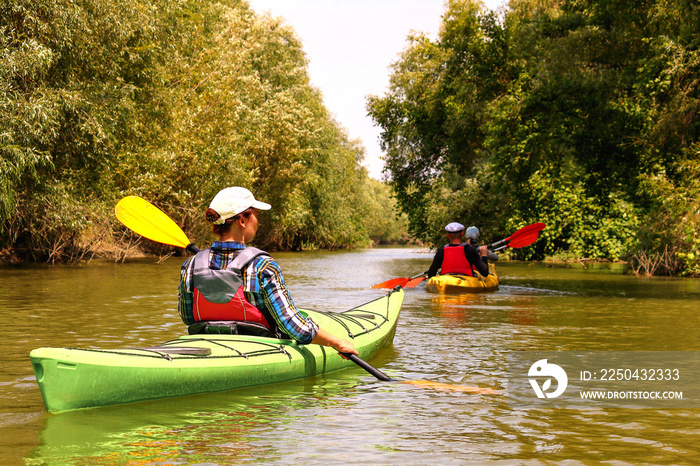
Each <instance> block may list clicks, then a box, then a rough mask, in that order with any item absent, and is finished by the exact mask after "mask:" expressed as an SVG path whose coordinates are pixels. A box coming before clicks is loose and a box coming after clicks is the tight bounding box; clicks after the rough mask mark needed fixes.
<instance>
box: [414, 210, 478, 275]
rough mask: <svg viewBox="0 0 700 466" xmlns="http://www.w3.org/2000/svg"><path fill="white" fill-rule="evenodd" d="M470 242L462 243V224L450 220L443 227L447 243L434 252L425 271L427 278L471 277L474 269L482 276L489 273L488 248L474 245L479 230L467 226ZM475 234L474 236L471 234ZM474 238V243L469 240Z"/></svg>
mask: <svg viewBox="0 0 700 466" xmlns="http://www.w3.org/2000/svg"><path fill="white" fill-rule="evenodd" d="M469 229H470V235H471V237H470V242H469V243H464V242H463V240H462V237H463V235H464V225H462V224H461V223H457V222H452V223H450V224H448V225H447V226H446V227H445V232H446V235H447V239H448V241H449V243H448V244H446V245H444V246H443V247H441V248H440V249H438V250H437V252H436V253H435V257H433V263H432V264H431V265H430V268H429V269H428V271H427V272H426V275H427V276H428V278H430V277H434V276H435V275H437V274H438V271H439V272H440V275H466V276H467V277H473V276H474V272H475V270H476V271H478V272H479V273H480V274H481V276H482V277H486V276H487V275H488V274H489V261H488V258H487V255H488V248H487V247H486V246H479V247H478V249H477V248H476V247H475V245H476V240H478V238H479V230H477V229H476V227H469ZM474 235H476V238H473V236H474ZM472 240H474V244H471V241H472Z"/></svg>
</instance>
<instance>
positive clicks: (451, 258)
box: [440, 244, 474, 277]
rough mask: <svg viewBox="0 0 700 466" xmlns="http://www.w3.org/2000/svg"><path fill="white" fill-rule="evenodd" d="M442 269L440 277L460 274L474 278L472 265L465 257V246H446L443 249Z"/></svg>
mask: <svg viewBox="0 0 700 466" xmlns="http://www.w3.org/2000/svg"><path fill="white" fill-rule="evenodd" d="M442 252H443V257H442V268H441V270H440V275H448V274H459V275H466V276H468V277H473V276H474V270H473V269H472V265H471V264H470V263H469V261H468V260H467V258H466V256H465V255H464V244H460V245H458V246H451V245H446V246H445V247H444V248H442Z"/></svg>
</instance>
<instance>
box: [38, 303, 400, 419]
mask: <svg viewBox="0 0 700 466" xmlns="http://www.w3.org/2000/svg"><path fill="white" fill-rule="evenodd" d="M403 296H404V294H403V290H400V289H399V290H395V291H391V292H390V293H389V294H387V295H386V296H383V297H381V298H378V299H376V300H374V301H371V302H369V303H366V304H363V305H361V306H358V307H356V308H353V309H350V310H348V311H344V312H342V313H322V312H315V311H306V310H303V311H302V312H304V313H305V314H307V315H309V316H310V317H311V318H313V319H314V321H315V322H316V323H317V324H319V326H320V327H321V328H323V329H325V330H328V331H329V332H331V333H333V334H335V335H338V336H341V337H343V338H348V339H351V340H352V341H353V343H354V345H355V348H356V349H357V351H358V353H359V356H360V357H361V358H363V359H371V358H372V357H374V356H375V355H376V354H377V352H378V351H379V350H380V349H381V348H382V347H384V346H387V345H390V344H391V342H392V341H393V337H394V333H395V332H396V324H397V321H398V316H399V313H400V309H401V305H402V303H403ZM30 359H31V362H32V365H33V367H34V372H35V375H36V379H37V383H38V384H39V388H40V390H41V395H42V398H43V400H44V404H45V405H46V408H47V409H48V410H49V411H51V412H60V411H66V410H72V409H80V408H88V407H97V406H110V405H116V404H125V403H133V402H137V401H144V400H151V399H158V398H169V397H177V396H186V395H192V394H197V393H209V392H217V391H225V390H233V389H237V388H244V387H252V386H257V385H264V384H272V383H280V382H286V381H290V380H295V379H300V378H304V377H311V376H314V375H317V374H323V373H327V372H331V371H335V370H339V369H343V368H347V367H352V366H354V363H353V362H352V361H348V360H346V359H343V358H342V357H341V356H340V355H339V354H338V353H337V351H335V350H334V349H332V348H328V347H323V346H320V345H315V344H308V345H301V344H297V343H296V342H295V341H292V340H283V339H276V338H265V337H255V336H245V335H185V336H181V337H180V338H178V339H175V340H171V341H167V342H165V343H161V344H160V345H157V346H152V347H147V348H121V349H97V348H83V349H76V348H38V349H35V350H33V351H32V352H31V353H30Z"/></svg>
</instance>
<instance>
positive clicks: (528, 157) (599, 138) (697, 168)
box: [368, 0, 700, 275]
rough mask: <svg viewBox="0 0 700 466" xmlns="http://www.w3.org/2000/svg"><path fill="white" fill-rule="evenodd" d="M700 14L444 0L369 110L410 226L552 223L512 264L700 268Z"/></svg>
mask: <svg viewBox="0 0 700 466" xmlns="http://www.w3.org/2000/svg"><path fill="white" fill-rule="evenodd" d="M698 18H700V2H697V1H694V0H510V3H509V5H508V8H507V9H505V10H504V11H502V12H500V14H497V13H494V12H491V11H489V10H487V9H485V8H484V7H483V5H482V4H481V3H480V2H479V1H477V0H449V1H448V2H447V4H446V10H445V14H444V16H443V20H442V25H441V30H440V34H439V37H437V38H436V39H434V40H432V39H430V38H428V37H426V36H424V35H420V34H416V35H414V36H412V37H411V39H410V44H409V46H408V47H407V48H406V49H405V51H404V52H403V54H402V55H401V57H400V59H399V60H398V61H397V62H396V63H395V64H394V65H393V69H392V74H391V85H390V89H389V90H388V92H387V93H386V94H385V95H383V96H374V97H371V98H370V99H369V102H368V109H369V111H370V113H371V115H372V116H373V118H374V120H375V121H376V122H377V123H378V124H379V125H380V126H381V128H382V143H383V147H384V149H385V151H386V153H387V157H388V160H387V169H388V174H389V175H390V179H391V182H392V184H393V187H394V189H395V190H396V194H397V197H398V201H399V205H400V208H401V209H402V210H403V212H405V213H406V214H407V215H408V219H409V225H410V231H411V232H412V233H413V234H415V235H417V236H418V237H419V238H421V239H423V240H425V241H429V242H431V243H432V244H441V243H442V242H444V239H443V238H442V236H443V232H442V228H443V227H444V225H445V224H446V223H448V222H450V221H460V222H463V223H465V224H474V225H477V226H479V227H481V229H482V236H484V237H485V239H489V238H493V239H498V238H502V237H504V236H506V235H507V234H509V233H512V232H513V231H515V230H516V229H517V228H519V227H522V226H524V225H527V224H529V223H533V222H545V223H546V224H547V228H546V229H545V230H544V231H543V232H542V235H541V236H540V240H539V241H538V242H537V243H535V244H534V245H533V246H532V247H529V248H524V249H521V250H517V251H513V252H514V253H515V254H514V256H515V257H517V258H521V259H542V258H545V257H547V256H549V257H558V258H564V259H566V258H576V259H577V258H590V259H610V260H617V259H628V260H630V261H631V262H630V263H631V264H632V266H633V268H634V269H635V270H636V271H638V272H640V273H668V274H686V275H698V274H700V236H699V235H700V141H699V139H698V136H699V135H700V51H699V49H698V47H699V46H700V21H699V20H698Z"/></svg>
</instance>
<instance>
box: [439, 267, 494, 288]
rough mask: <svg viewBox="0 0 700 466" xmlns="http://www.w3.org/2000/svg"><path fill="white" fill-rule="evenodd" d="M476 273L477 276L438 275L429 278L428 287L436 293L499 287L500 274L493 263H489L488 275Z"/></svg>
mask: <svg viewBox="0 0 700 466" xmlns="http://www.w3.org/2000/svg"><path fill="white" fill-rule="evenodd" d="M475 273H476V276H474V277H468V276H466V275H436V276H434V277H431V278H430V279H429V280H428V283H427V284H426V289H427V290H428V291H432V292H436V293H477V292H481V291H492V290H495V289H496V288H498V275H497V274H496V267H494V265H493V264H489V275H488V277H486V278H484V277H482V276H481V275H480V274H479V272H475Z"/></svg>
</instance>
